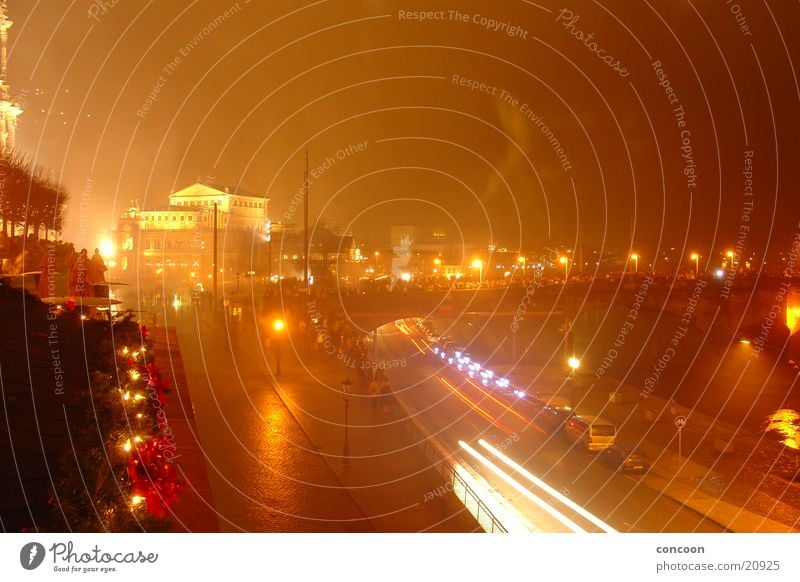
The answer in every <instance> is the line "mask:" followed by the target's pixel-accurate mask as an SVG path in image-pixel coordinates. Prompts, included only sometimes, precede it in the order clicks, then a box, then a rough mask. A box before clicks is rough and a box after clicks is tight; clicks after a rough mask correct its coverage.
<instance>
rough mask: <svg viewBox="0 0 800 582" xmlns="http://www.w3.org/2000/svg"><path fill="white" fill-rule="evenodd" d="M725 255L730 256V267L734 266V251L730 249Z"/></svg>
mask: <svg viewBox="0 0 800 582" xmlns="http://www.w3.org/2000/svg"><path fill="white" fill-rule="evenodd" d="M725 256H726V257H728V268H729V269H732V268H733V251H728V252H727V253H725Z"/></svg>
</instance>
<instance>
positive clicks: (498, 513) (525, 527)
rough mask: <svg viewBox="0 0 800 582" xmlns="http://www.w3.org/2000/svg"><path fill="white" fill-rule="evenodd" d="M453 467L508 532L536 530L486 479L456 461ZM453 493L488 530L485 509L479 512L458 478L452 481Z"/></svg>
mask: <svg viewBox="0 0 800 582" xmlns="http://www.w3.org/2000/svg"><path fill="white" fill-rule="evenodd" d="M453 469H454V470H455V472H456V475H458V476H459V477H460V478H461V479H462V480H463V481H464V483H466V484H467V487H469V488H470V489H471V490H472V493H474V495H475V496H476V497H477V498H478V499H480V500H481V502H483V504H484V505H485V506H486V507H487V508H488V509H489V511H491V512H492V515H494V517H495V518H496V519H497V521H499V522H500V524H501V525H502V526H503V527H504V528H505V529H506V531H508V533H515V532H531V531H537V530H536V528H535V527H534V526H533V524H531V523H530V522H528V520H526V519H525V518H524V517H523V516H522V514H521V513H520V512H519V511H517V510H516V509H515V508H514V507H512V506H511V505H509V504H508V502H507V501H505V500H504V499H503V498H502V496H501V495H500V494H499V493H497V491H495V490H494V489H492V487H491V486H490V485H489V484H488V483H487V482H486V481H484V480H483V479H481V478H480V477H478V476H476V475H473V474H472V472H471V471H469V470H468V469H465V468H464V467H462V466H461V465H459V464H458V463H456V464H455V465H453ZM453 494H454V495H455V496H456V497H458V499H459V500H460V501H462V502H463V503H464V507H466V508H467V511H469V512H470V513H471V514H472V515H473V517H475V519H476V520H477V522H478V523H479V524H480V526H481V527H482V528H483V529H484V530H485V531H489V530H490V528H491V524H490V523H489V522H490V521H491V520H489V519H488V516H487V515H486V512H485V511H484V512H483V513H481V512H479V511H478V510H477V503H475V502H474V501H472V500H470V498H469V496H468V495H467V494H466V491H464V486H463V485H462V484H461V483H459V481H458V479H456V480H454V482H453Z"/></svg>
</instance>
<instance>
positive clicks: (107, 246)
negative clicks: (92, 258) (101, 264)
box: [98, 238, 115, 259]
mask: <svg viewBox="0 0 800 582" xmlns="http://www.w3.org/2000/svg"><path fill="white" fill-rule="evenodd" d="M98 250H99V251H100V255H101V256H102V257H103V258H104V259H112V258H114V254H115V249H114V243H113V241H112V240H111V239H110V238H104V239H103V240H101V241H100V244H99V247H98Z"/></svg>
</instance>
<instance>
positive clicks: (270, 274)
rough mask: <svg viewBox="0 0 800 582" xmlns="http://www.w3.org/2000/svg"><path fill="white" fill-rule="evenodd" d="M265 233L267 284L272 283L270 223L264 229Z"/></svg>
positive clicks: (269, 221)
mask: <svg viewBox="0 0 800 582" xmlns="http://www.w3.org/2000/svg"><path fill="white" fill-rule="evenodd" d="M264 228H265V229H266V231H267V282H268V283H269V282H272V221H271V220H268V221H267V224H266V225H265V227H264Z"/></svg>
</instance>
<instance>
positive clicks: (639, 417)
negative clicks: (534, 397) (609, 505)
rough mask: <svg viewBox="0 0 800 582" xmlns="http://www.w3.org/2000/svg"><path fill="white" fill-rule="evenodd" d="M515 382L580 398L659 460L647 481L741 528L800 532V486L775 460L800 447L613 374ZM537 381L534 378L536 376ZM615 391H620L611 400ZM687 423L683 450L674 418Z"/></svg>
mask: <svg viewBox="0 0 800 582" xmlns="http://www.w3.org/2000/svg"><path fill="white" fill-rule="evenodd" d="M510 377H511V378H512V381H513V382H516V383H518V384H519V385H522V386H531V388H530V389H531V390H536V391H538V392H539V394H540V395H542V396H543V397H546V396H549V395H553V396H558V397H560V398H563V399H565V400H567V401H569V400H571V399H572V398H573V390H574V398H575V411H576V413H577V414H587V415H599V416H602V417H603V418H605V419H606V420H608V421H610V422H613V423H614V424H615V425H616V426H617V428H618V442H622V443H627V444H631V445H636V446H638V447H639V448H640V449H641V450H642V451H643V452H644V453H645V454H647V456H648V457H649V458H650V459H651V460H652V461H653V466H652V467H651V469H650V471H649V472H648V473H647V474H646V475H644V476H643V477H642V480H643V482H644V483H645V484H646V485H648V486H649V487H652V488H654V489H657V490H659V491H661V492H663V493H664V494H665V495H668V496H670V497H672V498H673V499H675V500H677V501H679V502H681V503H683V504H684V505H686V506H688V507H691V508H692V509H695V510H696V511H698V512H701V513H703V514H704V515H707V516H708V517H709V518H711V519H713V520H715V521H717V522H718V523H720V524H721V525H723V526H725V527H726V528H728V529H730V530H731V531H735V532H792V531H800V521H798V520H799V519H800V510H798V507H800V483H792V482H790V481H787V480H786V479H781V478H780V477H779V476H777V475H775V474H773V472H774V471H775V463H774V460H775V459H776V458H778V457H786V456H787V455H797V451H786V450H782V449H784V447H783V446H782V445H780V444H779V443H776V442H773V441H771V440H769V439H766V438H764V437H763V435H756V434H752V433H748V432H746V431H743V430H742V431H737V430H736V427H733V426H730V425H728V424H726V423H723V422H720V421H715V420H714V419H712V418H710V417H708V416H706V415H704V414H701V413H698V412H695V411H692V410H690V409H688V408H686V407H683V406H680V405H677V406H675V407H673V406H672V405H671V404H670V403H669V402H667V401H666V400H664V399H663V398H660V397H659V396H656V395H655V394H649V395H648V396H647V398H644V399H642V398H641V397H640V390H639V389H637V388H636V387H634V386H630V385H620V384H619V383H618V382H617V381H615V380H612V379H610V378H603V379H600V380H595V379H594V378H588V377H581V376H578V378H577V379H576V384H575V387H574V388H573V387H571V386H570V381H568V380H565V373H564V372H563V371H559V370H541V369H536V368H517V369H515V370H514V372H513V373H511V374H510ZM534 378H535V379H536V381H535V382H533V383H531V381H532V380H533V379H534ZM610 394H617V395H618V396H617V398H616V400H615V401H613V402H612V398H611V397H610ZM677 416H683V417H684V418H685V419H686V425H685V427H684V428H683V429H682V431H681V432H682V434H681V439H680V440H681V454H680V455H679V453H678V437H677V434H678V429H677V427H676V425H675V418H676V417H677Z"/></svg>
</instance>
